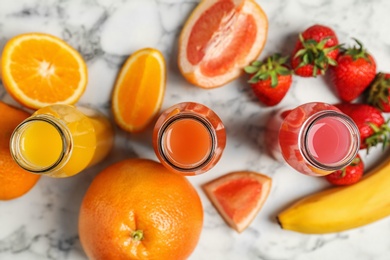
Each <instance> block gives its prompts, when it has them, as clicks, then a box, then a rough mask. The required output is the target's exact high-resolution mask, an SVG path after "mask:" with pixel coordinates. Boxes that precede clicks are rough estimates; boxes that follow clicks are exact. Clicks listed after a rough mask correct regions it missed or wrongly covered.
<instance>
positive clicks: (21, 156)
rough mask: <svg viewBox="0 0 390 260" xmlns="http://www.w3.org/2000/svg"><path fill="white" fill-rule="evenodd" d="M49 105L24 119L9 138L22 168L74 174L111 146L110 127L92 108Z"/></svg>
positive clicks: (54, 174)
mask: <svg viewBox="0 0 390 260" xmlns="http://www.w3.org/2000/svg"><path fill="white" fill-rule="evenodd" d="M80 110H83V112H84V113H82V112H80V111H79V110H78V109H76V108H75V107H73V106H68V105H52V106H48V107H44V108H42V109H39V110H38V111H36V112H35V113H34V114H33V115H32V116H31V117H30V118H28V119H26V120H25V121H23V122H22V123H21V124H20V125H19V126H18V127H17V128H16V129H15V131H14V133H13V135H12V138H11V153H12V155H13V157H14V159H15V161H16V162H17V163H18V164H19V165H20V166H21V167H22V168H24V169H26V170H28V171H30V172H35V173H40V174H44V175H48V176H52V177H69V176H73V175H75V174H77V173H79V172H81V171H82V170H84V169H85V168H87V167H89V166H91V165H93V164H95V163H98V162H99V161H101V160H102V159H103V158H104V157H105V156H106V155H107V154H108V153H109V151H110V150H111V147H112V144H113V129H112V127H111V124H110V123H109V121H108V120H107V119H106V118H105V117H104V116H102V115H101V114H99V113H97V112H95V111H94V110H90V109H88V110H86V109H84V108H81V109H80Z"/></svg>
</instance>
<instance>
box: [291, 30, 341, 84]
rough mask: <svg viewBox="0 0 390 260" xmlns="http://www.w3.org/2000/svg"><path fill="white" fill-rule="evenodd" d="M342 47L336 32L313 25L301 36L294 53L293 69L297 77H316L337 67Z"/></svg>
mask: <svg viewBox="0 0 390 260" xmlns="http://www.w3.org/2000/svg"><path fill="white" fill-rule="evenodd" d="M339 48H340V46H339V45H338V40H337V36H336V34H335V32H334V31H333V30H332V29H331V28H329V27H326V26H323V25H318V24H316V25H313V26H311V27H309V28H307V29H306V30H305V31H304V32H303V33H302V34H300V35H299V40H298V41H297V43H296V45H295V49H294V51H293V56H292V57H293V59H292V62H291V64H292V68H293V70H294V71H295V74H296V75H299V76H302V77H315V76H317V75H320V74H324V73H325V71H326V70H327V69H328V67H329V65H333V66H335V65H336V64H337V63H336V58H337V55H338V53H339Z"/></svg>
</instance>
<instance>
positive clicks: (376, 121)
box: [335, 103, 390, 150]
mask: <svg viewBox="0 0 390 260" xmlns="http://www.w3.org/2000/svg"><path fill="white" fill-rule="evenodd" d="M335 106H336V107H337V108H338V109H340V110H341V112H343V113H344V114H346V115H348V116H349V117H351V118H352V120H353V121H354V122H355V124H356V125H357V127H358V128H359V132H360V149H365V148H367V150H368V149H369V148H370V147H373V146H376V145H377V144H379V143H382V144H383V146H386V145H387V144H388V137H389V133H390V127H389V126H388V124H387V122H385V119H384V117H383V115H382V113H381V111H380V110H379V109H377V108H375V107H373V106H370V105H367V104H348V103H344V104H337V105H335Z"/></svg>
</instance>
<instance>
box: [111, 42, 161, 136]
mask: <svg viewBox="0 0 390 260" xmlns="http://www.w3.org/2000/svg"><path fill="white" fill-rule="evenodd" d="M165 85H166V64H165V59H164V56H163V55H162V54H161V52H160V51H158V50H156V49H151V48H146V49H141V50H138V51H137V52H135V53H134V54H133V55H131V56H130V57H129V58H128V59H127V60H126V62H125V64H124V65H123V67H122V69H121V71H120V72H119V75H118V78H117V80H116V83H115V86H114V91H113V94H112V112H113V115H114V119H115V122H116V123H117V125H118V126H119V127H121V128H122V129H123V130H125V131H128V132H130V133H135V132H140V131H142V130H144V129H145V128H146V127H147V126H148V125H149V123H150V122H151V121H152V120H153V119H154V118H155V117H156V115H157V114H158V112H159V111H160V108H161V105H162V102H163V99H164V94H165Z"/></svg>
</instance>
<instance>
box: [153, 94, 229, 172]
mask: <svg viewBox="0 0 390 260" xmlns="http://www.w3.org/2000/svg"><path fill="white" fill-rule="evenodd" d="M225 145H226V132H225V127H224V125H223V123H222V121H221V119H220V118H219V117H218V115H217V114H216V113H215V112H214V111H212V110H211V109H210V108H208V107H206V106H204V105H202V104H199V103H195V102H183V103H179V104H176V105H174V106H172V107H170V108H168V109H167V110H165V111H164V112H163V113H162V114H161V116H160V117H159V118H158V120H157V122H156V124H155V126H154V130H153V148H154V151H155V153H156V155H157V157H158V159H159V160H160V162H161V163H162V164H163V165H164V166H165V167H166V168H167V169H168V170H171V171H173V172H177V173H180V174H183V175H197V174H201V173H204V172H206V171H208V170H210V169H211V168H212V167H214V165H215V164H216V163H217V162H218V161H219V159H220V157H221V155H222V152H223V150H224V148H225Z"/></svg>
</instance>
